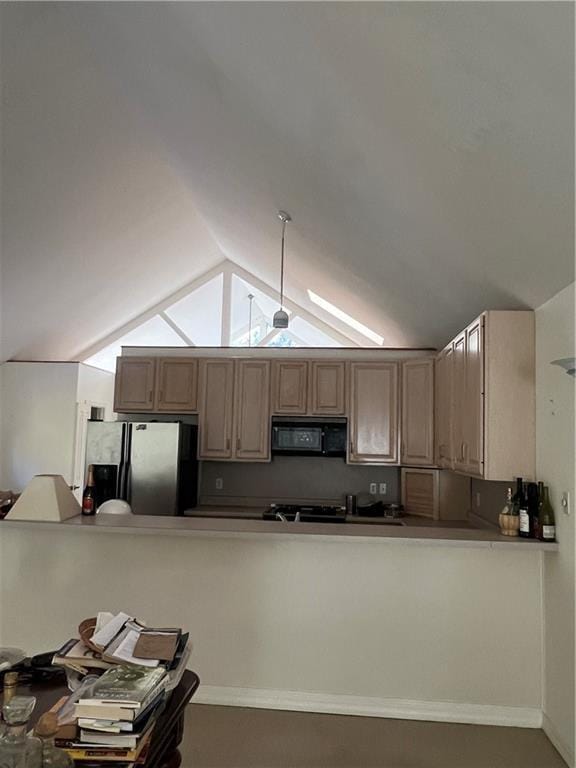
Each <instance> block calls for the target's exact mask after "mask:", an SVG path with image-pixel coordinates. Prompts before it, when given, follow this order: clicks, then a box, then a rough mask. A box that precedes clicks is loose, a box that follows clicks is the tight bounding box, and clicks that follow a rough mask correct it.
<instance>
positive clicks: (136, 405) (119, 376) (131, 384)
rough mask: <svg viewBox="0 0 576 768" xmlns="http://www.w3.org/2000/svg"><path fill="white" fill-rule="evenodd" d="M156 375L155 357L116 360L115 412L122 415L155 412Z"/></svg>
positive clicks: (119, 358)
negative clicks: (131, 412) (132, 412)
mask: <svg viewBox="0 0 576 768" xmlns="http://www.w3.org/2000/svg"><path fill="white" fill-rule="evenodd" d="M155 374H156V359H155V358H153V357H118V358H116V380H115V382H114V410H115V411H119V412H120V413H127V412H129V411H134V412H135V413H144V412H145V411H153V410H154V382H155Z"/></svg>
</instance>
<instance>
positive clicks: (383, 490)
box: [380, 483, 387, 496]
mask: <svg viewBox="0 0 576 768" xmlns="http://www.w3.org/2000/svg"><path fill="white" fill-rule="evenodd" d="M386 491H387V485H386V483H380V496H386Z"/></svg>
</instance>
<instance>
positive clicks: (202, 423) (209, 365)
mask: <svg viewBox="0 0 576 768" xmlns="http://www.w3.org/2000/svg"><path fill="white" fill-rule="evenodd" d="M233 405H234V361H233V360H225V359H214V360H201V361H200V403H199V409H198V411H199V414H198V457H199V458H200V459H219V460H222V459H230V458H232V428H233V424H232V413H233Z"/></svg>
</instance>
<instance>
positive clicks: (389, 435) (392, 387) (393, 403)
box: [348, 363, 398, 464]
mask: <svg viewBox="0 0 576 768" xmlns="http://www.w3.org/2000/svg"><path fill="white" fill-rule="evenodd" d="M348 462H349V463H351V464H397V463H398V364H397V363H351V364H350V405H349V446H348Z"/></svg>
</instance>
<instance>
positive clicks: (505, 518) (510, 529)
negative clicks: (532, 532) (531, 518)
mask: <svg viewBox="0 0 576 768" xmlns="http://www.w3.org/2000/svg"><path fill="white" fill-rule="evenodd" d="M498 522H499V523H500V533H501V534H502V535H503V536H518V526H519V522H518V515H517V514H516V512H515V510H514V503H513V501H512V488H508V490H507V491H506V504H505V505H504V507H503V508H502V511H501V512H500V516H499V518H498Z"/></svg>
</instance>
